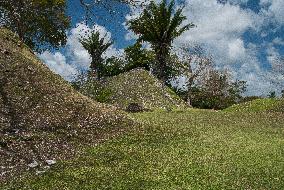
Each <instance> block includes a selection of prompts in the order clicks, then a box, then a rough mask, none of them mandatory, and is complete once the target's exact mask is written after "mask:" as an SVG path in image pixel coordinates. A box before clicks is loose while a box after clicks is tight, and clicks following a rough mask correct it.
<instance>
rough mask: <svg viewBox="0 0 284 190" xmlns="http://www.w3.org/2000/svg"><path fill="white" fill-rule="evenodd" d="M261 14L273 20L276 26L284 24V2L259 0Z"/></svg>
mask: <svg viewBox="0 0 284 190" xmlns="http://www.w3.org/2000/svg"><path fill="white" fill-rule="evenodd" d="M260 5H261V6H262V7H263V8H262V10H261V11H262V13H263V14H264V15H265V16H267V17H270V18H274V19H275V21H276V22H277V24H280V25H283V24H284V1H283V0H260Z"/></svg>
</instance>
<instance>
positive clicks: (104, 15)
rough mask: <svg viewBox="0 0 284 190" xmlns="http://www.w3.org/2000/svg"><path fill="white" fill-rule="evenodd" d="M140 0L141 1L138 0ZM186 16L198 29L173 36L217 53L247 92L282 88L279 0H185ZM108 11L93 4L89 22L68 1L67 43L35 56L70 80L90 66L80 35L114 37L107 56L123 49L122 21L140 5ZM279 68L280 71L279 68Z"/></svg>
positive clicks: (283, 24) (126, 40)
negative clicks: (277, 68) (93, 33)
mask: <svg viewBox="0 0 284 190" xmlns="http://www.w3.org/2000/svg"><path fill="white" fill-rule="evenodd" d="M142 1H143V0H142ZM184 2H185V5H186V6H185V9H184V15H186V16H187V18H188V21H190V22H193V23H194V24H196V25H197V27H196V28H194V29H191V30H190V31H188V32H186V33H184V34H183V35H182V36H181V37H180V38H178V39H176V40H175V41H174V45H175V46H179V45H181V44H183V43H188V44H192V43H198V44H202V45H203V46H204V48H205V49H206V50H207V51H208V52H209V53H210V54H212V55H213V57H214V58H215V62H216V66H217V67H218V68H220V69H229V70H230V71H231V73H232V75H233V76H234V78H237V79H240V80H246V81H248V92H247V94H248V95H263V94H267V93H268V92H269V91H272V90H276V91H278V92H280V90H281V89H283V88H284V77H283V75H281V72H279V73H278V72H271V68H272V67H274V66H275V65H274V63H275V62H274V60H275V59H276V57H278V56H281V55H284V1H283V0H184ZM112 7H113V10H115V11H117V12H119V13H113V14H111V15H110V14H109V13H108V12H107V11H106V10H105V9H104V8H103V7H101V6H97V7H95V8H94V10H93V12H94V13H95V14H94V16H93V17H92V18H93V22H92V23H93V24H94V25H95V27H93V26H92V25H93V24H91V25H89V26H86V25H84V24H80V22H82V20H83V18H84V12H83V9H82V8H81V6H80V4H79V1H78V0H68V15H69V16H70V17H71V18H72V28H71V29H70V30H69V31H68V42H67V45H66V47H65V48H62V49H61V50H60V51H58V52H44V53H43V54H41V55H39V56H40V57H41V58H42V60H43V61H44V62H45V63H46V64H47V65H48V66H49V67H50V68H51V69H52V70H53V71H54V72H56V73H58V74H60V75H62V76H63V77H64V78H65V79H67V80H70V79H71V78H72V76H73V75H74V74H76V72H78V70H80V69H86V68H88V66H89V62H90V59H89V57H88V54H87V53H86V52H85V50H84V49H83V48H82V47H81V46H80V44H79V43H78V36H80V34H81V33H82V32H83V31H85V30H87V29H95V30H100V31H101V32H102V33H106V34H107V35H108V37H109V38H112V39H113V40H114V42H115V44H114V46H112V47H111V49H110V50H109V51H108V52H107V53H106V55H105V56H111V55H117V54H122V52H123V48H125V47H126V46H128V45H131V44H133V43H134V42H135V38H136V37H135V35H133V34H132V33H131V32H130V31H128V30H127V28H126V27H125V26H124V24H123V23H124V22H125V21H126V20H127V19H129V18H132V17H133V16H137V15H138V14H139V12H140V11H141V9H137V8H133V7H128V6H127V5H121V4H114V3H112ZM282 71H283V70H282Z"/></svg>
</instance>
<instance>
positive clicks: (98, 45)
mask: <svg viewBox="0 0 284 190" xmlns="http://www.w3.org/2000/svg"><path fill="white" fill-rule="evenodd" d="M80 43H81V44H82V46H83V47H84V48H85V49H86V50H87V51H88V53H89V54H90V56H91V58H92V62H91V65H90V70H91V73H92V75H93V76H96V77H97V78H98V79H99V78H101V76H102V72H103V58H102V54H103V53H104V52H105V51H106V50H107V49H108V48H109V47H110V46H111V45H112V44H113V42H112V41H110V40H107V39H106V36H104V37H100V32H99V31H92V32H91V33H90V34H89V35H88V36H86V37H82V38H81V39H80Z"/></svg>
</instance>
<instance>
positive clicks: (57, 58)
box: [39, 51, 77, 80]
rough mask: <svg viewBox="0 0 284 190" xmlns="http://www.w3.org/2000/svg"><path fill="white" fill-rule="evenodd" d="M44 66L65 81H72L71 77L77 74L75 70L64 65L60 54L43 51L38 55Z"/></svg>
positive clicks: (63, 57)
mask: <svg viewBox="0 0 284 190" xmlns="http://www.w3.org/2000/svg"><path fill="white" fill-rule="evenodd" d="M39 58H40V59H42V60H44V62H45V64H46V65H47V66H48V67H49V68H50V69H51V70H52V71H53V72H55V73H57V74H59V75H61V76H62V77H63V78H65V79H67V80H72V76H74V75H76V74H77V70H76V68H74V67H72V66H71V65H69V64H67V63H66V58H65V56H64V55H62V54H61V53H60V52H56V53H51V52H49V51H45V52H43V53H42V54H40V55H39Z"/></svg>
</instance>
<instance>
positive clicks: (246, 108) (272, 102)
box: [224, 98, 284, 112]
mask: <svg viewBox="0 0 284 190" xmlns="http://www.w3.org/2000/svg"><path fill="white" fill-rule="evenodd" d="M283 108H284V100H283V99H275V98H274V99H272V98H271V99H268V98H267V99H256V100H253V101H249V102H245V103H241V104H236V105H233V106H231V107H229V108H227V109H225V110H224V111H227V112H236V111H237V112H262V111H276V112H283V111H284V110H283Z"/></svg>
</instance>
